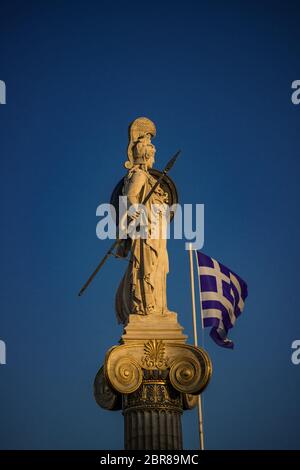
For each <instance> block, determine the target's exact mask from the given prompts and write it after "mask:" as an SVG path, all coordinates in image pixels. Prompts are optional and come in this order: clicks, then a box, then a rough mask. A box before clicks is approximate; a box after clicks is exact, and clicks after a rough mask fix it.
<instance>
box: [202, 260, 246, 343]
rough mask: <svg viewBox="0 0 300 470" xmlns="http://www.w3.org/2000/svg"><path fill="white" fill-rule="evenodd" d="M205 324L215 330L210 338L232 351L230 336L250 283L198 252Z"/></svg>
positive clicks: (212, 330)
mask: <svg viewBox="0 0 300 470" xmlns="http://www.w3.org/2000/svg"><path fill="white" fill-rule="evenodd" d="M197 260H198V275H199V277H200V297H201V307H202V318H203V325H204V326H205V327H212V329H211V331H210V336H211V337H212V339H213V340H214V341H215V342H216V343H217V344H218V345H219V346H222V347H224V348H231V349H232V348H233V346H234V344H233V342H232V341H231V340H229V339H228V338H227V333H228V330H229V329H230V328H232V327H233V326H234V324H235V322H236V319H237V317H238V316H239V315H240V314H241V313H242V311H243V308H244V302H245V299H246V297H247V295H248V291H247V284H246V283H245V281H243V279H241V278H240V277H239V276H238V275H237V274H235V273H234V272H233V271H231V270H230V269H228V268H226V266H224V265H223V264H221V263H219V262H218V261H216V260H215V259H213V258H210V257H209V256H207V255H205V254H204V253H201V252H200V251H197Z"/></svg>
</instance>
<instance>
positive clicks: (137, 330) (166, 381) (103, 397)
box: [95, 313, 212, 450]
mask: <svg viewBox="0 0 300 470" xmlns="http://www.w3.org/2000/svg"><path fill="white" fill-rule="evenodd" d="M186 339H187V338H186V336H185V335H184V334H183V333H182V327H181V326H180V325H179V323H178V322H177V315H176V314H175V313H169V314H168V315H164V316H161V315H159V316H158V315H149V316H138V315H131V316H130V321H129V323H128V325H127V326H126V328H125V332H124V334H123V336H122V338H121V341H120V343H121V344H120V345H118V346H114V347H113V348H111V349H110V350H109V351H108V352H107V354H106V357H105V363H104V366H103V367H102V368H101V369H100V371H99V372H98V374H97V375H96V379H95V399H96V401H97V403H98V404H99V405H100V406H102V407H103V408H105V409H110V410H117V409H122V410H123V415H124V441H125V449H127V450H137V449H141V450H167V449H169V450H180V449H182V429H181V415H182V413H183V411H184V410H187V409H191V408H193V407H194V406H196V404H197V395H198V394H200V393H201V392H202V391H203V390H204V388H205V387H206V385H207V384H208V382H209V379H210V376H211V372H212V366H211V362H210V359H209V356H208V355H207V353H206V352H205V351H204V350H203V349H202V348H196V347H194V346H190V345H188V344H186Z"/></svg>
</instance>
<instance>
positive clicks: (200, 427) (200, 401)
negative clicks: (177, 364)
mask: <svg viewBox="0 0 300 470" xmlns="http://www.w3.org/2000/svg"><path fill="white" fill-rule="evenodd" d="M189 257H190V279H191V296H192V312H193V330H194V344H195V346H198V337H197V318H196V303H195V280H194V261H193V249H192V244H191V243H189ZM201 322H202V325H203V320H202V317H201ZM197 408H198V421H199V440H200V449H201V450H204V432H203V414H202V400H201V394H200V395H198V407H197Z"/></svg>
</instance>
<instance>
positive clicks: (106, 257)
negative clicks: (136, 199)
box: [78, 150, 181, 296]
mask: <svg viewBox="0 0 300 470" xmlns="http://www.w3.org/2000/svg"><path fill="white" fill-rule="evenodd" d="M180 152H181V150H178V152H176V153H175V155H174V157H172V158H171V160H170V161H169V162H168V163H167V164H166V166H165V168H164V169H163V171H162V174H161V176H160V177H159V178H158V180H157V181H156V183H155V185H154V186H152V188H151V189H150V191H149V193H148V194H147V196H146V197H145V199H144V200H143V202H142V204H143V205H145V204H146V202H147V201H148V200H149V198H150V197H151V195H152V194H153V193H154V191H155V190H156V188H157V187H158V185H159V183H160V182H161V181H162V180H163V178H164V176H165V175H166V174H167V173H168V172H169V171H170V170H171V168H172V166H173V165H174V163H175V162H176V159H177V157H178V155H179V154H180ZM122 241H123V239H120V238H117V239H116V240H115V241H114V243H113V244H112V245H111V247H110V248H109V250H108V251H107V252H106V254H105V255H104V257H103V258H102V260H101V261H100V263H99V264H98V266H97V267H96V269H95V271H94V272H93V273H92V274H91V275H90V277H89V278H88V280H87V281H86V283H85V284H84V285H83V287H82V288H81V289H80V291H79V293H78V295H79V296H81V295H82V294H83V293H84V291H85V290H86V288H87V287H88V286H89V285H90V283H91V282H92V280H93V279H94V277H95V276H96V274H97V273H98V272H99V271H100V269H101V268H102V266H103V265H104V263H105V262H106V261H107V259H108V258H109V257H110V256H111V255H113V251H114V249H115V247H116V246H118V245H119V244H120V243H122Z"/></svg>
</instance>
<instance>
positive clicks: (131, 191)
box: [126, 169, 147, 206]
mask: <svg viewBox="0 0 300 470" xmlns="http://www.w3.org/2000/svg"><path fill="white" fill-rule="evenodd" d="M146 181H147V175H146V173H145V172H144V171H143V170H140V169H138V170H136V171H135V172H134V173H133V174H132V176H131V178H130V180H129V184H128V189H127V194H126V195H127V198H128V204H129V206H131V205H132V204H138V203H141V202H142V201H141V200H140V194H141V190H142V189H143V187H144V185H145V183H146Z"/></svg>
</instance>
